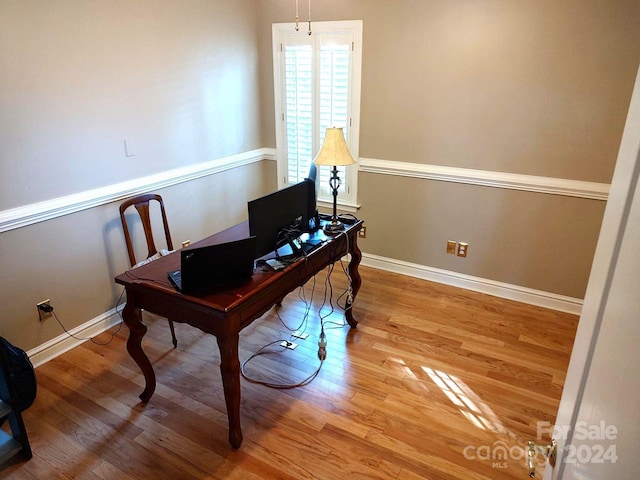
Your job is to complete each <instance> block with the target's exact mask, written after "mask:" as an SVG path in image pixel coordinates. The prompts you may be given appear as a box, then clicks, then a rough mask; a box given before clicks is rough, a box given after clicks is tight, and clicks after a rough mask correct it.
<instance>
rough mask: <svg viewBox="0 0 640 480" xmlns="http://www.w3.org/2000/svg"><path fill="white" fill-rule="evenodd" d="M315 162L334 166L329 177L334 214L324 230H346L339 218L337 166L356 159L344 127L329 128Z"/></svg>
mask: <svg viewBox="0 0 640 480" xmlns="http://www.w3.org/2000/svg"><path fill="white" fill-rule="evenodd" d="M313 163H315V164H316V165H327V166H330V167H333V168H332V169H331V178H330V179H329V186H330V187H331V192H332V194H333V215H332V216H331V221H330V222H329V224H328V225H326V226H325V227H324V231H325V232H326V233H329V234H330V233H336V232H339V231H341V230H344V225H343V224H342V222H340V221H339V220H338V214H337V210H338V189H339V188H340V185H341V181H340V177H338V168H337V167H338V166H339V165H353V164H354V163H356V161H355V160H354V158H353V157H352V156H351V153H350V152H349V147H347V142H345V140H344V134H343V133H342V128H335V127H333V128H327V130H326V131H325V134H324V142H323V143H322V148H321V149H320V152H318V155H316V158H314V159H313Z"/></svg>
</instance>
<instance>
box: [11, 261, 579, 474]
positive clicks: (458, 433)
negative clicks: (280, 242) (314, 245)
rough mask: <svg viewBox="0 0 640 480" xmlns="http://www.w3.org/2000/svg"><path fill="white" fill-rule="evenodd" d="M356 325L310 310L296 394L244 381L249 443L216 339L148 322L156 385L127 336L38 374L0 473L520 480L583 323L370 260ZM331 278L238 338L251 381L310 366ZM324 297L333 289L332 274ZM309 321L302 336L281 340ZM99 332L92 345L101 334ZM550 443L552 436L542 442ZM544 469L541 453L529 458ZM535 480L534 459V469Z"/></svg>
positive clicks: (307, 349)
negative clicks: (238, 428)
mask: <svg viewBox="0 0 640 480" xmlns="http://www.w3.org/2000/svg"><path fill="white" fill-rule="evenodd" d="M361 274H362V279H363V282H362V288H361V290H360V293H359V295H358V297H357V299H356V304H355V306H354V313H355V317H356V319H357V320H358V321H359V325H358V328H357V329H354V330H351V329H349V328H348V327H340V325H341V324H342V323H343V322H342V318H343V316H342V314H341V313H342V312H341V311H340V309H336V311H335V312H334V313H333V314H330V312H329V311H328V309H326V308H325V309H324V310H323V316H326V318H325V319H324V323H325V331H326V333H327V340H328V345H327V359H326V361H325V362H324V364H323V366H322V369H321V370H320V372H319V374H318V376H317V377H316V378H315V379H314V380H313V381H311V383H309V384H308V385H306V386H303V387H298V388H292V389H272V388H267V387H265V386H263V385H260V384H258V383H252V382H249V381H247V380H245V379H243V380H242V404H241V418H242V426H243V434H244V443H243V445H242V447H241V448H240V449H238V450H233V449H231V447H230V446H229V444H228V443H227V435H228V431H227V417H226V410H225V404H224V398H223V393H222V385H221V380H220V371H219V368H218V365H219V354H218V349H217V345H216V342H215V339H214V338H213V337H211V336H207V335H205V334H203V333H202V332H200V331H199V330H196V329H194V328H192V327H189V326H186V325H183V324H176V333H177V336H178V348H177V349H176V350H174V349H173V348H172V344H171V339H170V333H169V328H168V325H167V322H166V320H165V319H162V318H157V317H154V316H151V315H147V314H145V319H146V320H145V323H146V324H147V326H148V327H149V332H148V333H147V335H146V337H145V341H144V347H145V350H146V352H147V354H148V355H149V357H150V359H151V362H152V363H153V365H154V368H155V371H156V376H157V379H158V387H157V389H156V393H155V394H154V396H153V397H152V399H151V401H150V402H149V403H148V404H147V405H143V404H141V403H140V401H139V399H138V395H139V394H140V392H141V391H142V389H143V385H144V380H143V377H142V375H141V374H140V371H139V370H138V368H137V366H136V365H135V363H134V362H133V361H132V360H131V359H130V358H129V356H128V355H127V353H126V347H125V341H126V336H127V334H128V330H127V329H126V327H124V326H123V327H122V330H121V331H120V332H119V333H118V334H117V335H116V336H115V338H114V340H113V342H112V343H110V344H109V345H108V346H98V345H95V344H93V343H91V342H86V343H84V344H83V345H81V346H79V347H77V348H75V349H73V350H71V351H69V352H67V353H65V354H63V355H61V356H60V357H58V358H56V359H55V360H53V361H51V362H49V363H47V364H45V365H43V366H41V367H39V368H38V369H37V371H36V373H37V378H38V398H37V400H36V402H35V404H34V405H33V406H32V407H31V408H30V409H28V410H27V411H26V412H24V418H25V423H26V425H27V430H28V432H29V435H30V440H31V445H32V449H33V452H34V456H33V458H32V459H31V460H29V461H24V460H21V459H20V458H18V457H16V458H15V459H12V460H10V461H8V462H7V463H5V464H4V465H1V466H0V478H6V479H44V478H46V479H69V478H78V479H91V480H94V479H103V480H107V479H108V480H112V479H116V480H119V479H127V480H129V479H154V480H155V479H167V480H169V479H170V480H176V479H231V480H236V479H249V480H251V479H292V480H293V479H295V480H300V479H321V480H332V479H338V480H345V479H384V480H388V479H398V480H401V479H402V480H414V479H443V480H454V479H455V480H468V479H492V480H501V479H523V478H527V470H526V467H525V457H524V447H525V444H526V442H527V441H528V440H530V439H534V440H535V439H536V435H537V422H538V421H542V422H549V423H551V424H553V422H554V419H555V415H556V412H557V408H558V403H559V399H560V395H561V392H562V386H563V383H564V380H565V374H566V370H567V366H568V362H569V357H570V352H571V347H572V345H573V339H574V335H575V330H576V327H577V322H578V318H577V317H576V316H574V315H569V314H564V313H560V312H556V311H552V310H546V309H542V308H538V307H533V306H530V305H524V304H520V303H517V302H512V301H508V300H503V299H499V298H496V297H491V296H488V295H483V294H478V293H473V292H468V291H465V290H460V289H457V288H453V287H448V286H444V285H439V284H435V283H431V282H427V281H422V280H419V279H415V278H410V277H405V276H402V275H397V274H392V273H388V272H383V271H380V270H375V269H371V268H365V267H362V268H361ZM326 275H327V272H322V273H321V274H319V275H318V277H317V278H316V281H315V285H314V284H313V282H310V283H309V284H307V285H306V287H305V289H304V296H306V298H307V299H309V298H311V297H313V306H312V307H311V308H310V313H309V316H308V320H307V321H306V322H303V321H302V319H303V318H304V316H305V311H306V306H305V302H304V301H303V300H302V299H301V297H302V296H303V294H302V292H294V293H292V294H291V295H289V296H288V297H287V298H286V299H285V301H284V302H283V304H282V307H281V308H280V309H278V311H277V312H276V310H275V309H272V310H271V311H269V312H268V313H267V314H265V316H264V317H263V318H262V319H260V320H258V321H256V322H254V324H253V325H251V326H250V327H248V328H247V329H245V330H244V331H243V333H242V334H241V339H240V350H241V351H240V357H241V358H240V359H241V361H243V360H245V359H247V358H248V357H249V356H250V355H251V354H252V353H254V352H256V351H257V350H259V349H260V348H261V347H263V346H264V345H266V344H268V343H270V342H274V341H276V340H293V341H296V342H297V343H299V346H298V348H297V349H295V350H293V351H291V350H285V349H281V348H279V347H268V348H267V351H269V352H270V353H268V354H265V355H260V356H257V357H255V358H254V359H253V360H251V361H250V362H248V364H247V365H246V373H247V375H249V376H250V377H252V378H254V379H260V380H263V381H265V382H270V383H282V384H286V383H298V382H300V381H301V380H303V379H305V378H307V377H308V376H309V375H311V374H313V372H314V371H315V370H316V368H317V367H318V365H319V361H318V358H317V350H318V346H317V340H318V334H319V324H320V321H319V316H318V309H319V307H320V305H321V304H322V303H323V297H324V295H325V291H326V289H325V285H326V280H325V279H326ZM331 285H332V294H333V295H332V296H333V303H334V304H335V301H336V297H337V296H338V295H340V294H341V293H343V292H344V290H345V288H346V285H347V283H346V279H345V275H344V273H343V272H342V270H340V268H336V269H335V271H334V272H333V273H332V275H331ZM284 324H286V325H288V326H289V327H291V328H293V329H297V328H300V329H304V328H305V327H306V332H307V333H309V338H308V339H306V340H296V339H291V337H290V331H289V330H288V329H287V328H286V327H285V326H284ZM108 338H109V336H108V335H106V334H103V335H101V336H100V337H98V338H97V339H96V340H97V341H106V340H107V339H108ZM543 440H548V437H545V438H543ZM541 463H542V459H541ZM538 472H539V475H541V472H542V466H540V467H539V469H538Z"/></svg>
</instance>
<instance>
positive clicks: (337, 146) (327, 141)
mask: <svg viewBox="0 0 640 480" xmlns="http://www.w3.org/2000/svg"><path fill="white" fill-rule="evenodd" d="M313 163H315V164H316V165H330V166H337V165H352V164H354V163H356V161H355V159H354V158H353V157H352V156H351V152H349V147H347V142H345V140H344V134H343V133H342V128H335V127H333V128H327V130H326V131H325V134H324V142H323V143H322V148H321V149H320V152H318V155H316V158H314V159H313Z"/></svg>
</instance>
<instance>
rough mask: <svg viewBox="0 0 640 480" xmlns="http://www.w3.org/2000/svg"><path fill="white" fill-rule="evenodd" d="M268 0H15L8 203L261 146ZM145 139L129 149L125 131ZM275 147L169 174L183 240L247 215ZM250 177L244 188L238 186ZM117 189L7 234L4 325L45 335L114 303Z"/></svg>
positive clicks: (5, 81)
mask: <svg viewBox="0 0 640 480" xmlns="http://www.w3.org/2000/svg"><path fill="white" fill-rule="evenodd" d="M256 11H257V10H256V3H255V1H241V2H236V1H227V0H188V1H184V2H174V1H160V0H136V1H134V2H131V1H128V0H99V1H98V0H92V1H89V0H87V1H85V0H82V1H78V0H47V1H41V0H15V1H13V0H0V59H1V60H0V62H1V64H2V66H1V68H0V186H1V188H0V213H2V212H5V211H8V209H12V208H16V207H22V206H28V205H30V204H32V203H34V202H40V201H45V200H49V199H56V198H58V197H60V196H64V195H69V194H77V193H82V192H85V191H87V190H89V189H92V188H95V187H102V186H107V185H111V184H116V183H119V182H123V181H134V182H135V181H136V180H137V179H139V178H140V177H143V176H146V175H150V174H154V173H162V172H166V171H167V170H171V169H174V168H179V167H183V166H187V165H195V164H198V163H201V162H206V161H210V160H214V159H216V158H221V157H224V156H227V155H232V154H236V153H241V152H246V151H250V150H253V149H256V148H259V147H260V146H261V140H260V138H261V133H260V123H259V117H260V115H259V90H258V88H257V85H258V81H259V80H258V53H257V16H256ZM125 139H126V140H128V141H129V142H130V143H131V144H132V145H133V146H134V147H135V150H136V156H134V157H126V156H125V154H124V144H123V142H124V140H125ZM271 163H272V162H262V163H257V164H252V165H249V166H246V167H241V168H237V169H234V170H229V171H226V172H223V173H219V174H217V175H213V176H209V177H205V178H201V179H199V180H195V181H191V182H188V183H183V184H179V185H175V186H172V187H169V188H164V189H161V190H159V191H158V193H160V194H161V195H163V197H164V198H165V201H166V204H167V213H168V216H169V222H170V225H171V230H172V234H173V239H174V242H175V243H177V244H178V245H179V243H180V242H181V241H182V240H186V239H191V240H198V239H200V238H202V237H204V236H206V235H209V234H211V233H214V232H216V231H219V230H221V229H223V228H226V227H228V226H231V225H233V224H235V223H238V222H239V221H241V220H244V219H245V218H246V202H247V200H249V199H251V198H255V197H256V196H258V195H261V194H264V193H266V188H267V187H266V185H265V182H266V183H268V184H270V183H272V182H273V181H274V178H273V174H272V173H271V172H270V167H271ZM238 185H243V188H238ZM117 207H118V204H117V203H110V204H107V205H103V206H99V207H96V208H91V209H88V210H84V211H82V212H80V213H75V214H72V215H66V216H63V217H59V218H55V219H53V220H49V221H45V222H40V223H36V224H34V225H31V226H27V227H23V228H19V229H16V230H11V231H7V232H4V233H0V258H1V259H2V269H1V273H0V305H2V308H0V334H1V335H2V336H5V337H6V338H8V339H10V340H11V341H12V342H14V343H15V344H16V345H19V346H20V347H22V348H24V349H31V348H34V347H36V346H38V345H41V344H43V343H45V342H46V341H48V340H51V339H53V338H55V337H56V336H58V335H60V334H62V333H63V332H62V330H61V328H60V327H59V326H58V325H57V323H56V322H55V320H53V319H51V320H47V321H45V322H44V323H40V322H39V321H38V316H37V313H36V308H35V305H36V303H37V302H39V301H41V300H44V299H46V298H50V299H51V302H52V304H53V306H54V308H55V311H56V312H57V314H58V316H59V317H60V319H61V320H62V321H63V322H64V324H65V325H66V327H67V328H69V329H71V328H73V327H76V326H78V325H81V324H84V323H85V322H88V321H89V320H92V319H95V318H96V317H98V316H100V315H102V314H104V313H105V312H108V311H109V310H111V309H112V308H113V307H114V306H115V303H116V300H117V299H118V297H119V295H120V293H121V291H122V289H121V288H119V287H117V286H116V285H115V283H114V282H113V277H114V276H115V275H117V274H119V273H121V272H122V271H124V270H126V269H127V268H128V266H129V265H128V260H127V256H126V247H125V244H124V239H123V236H122V229H121V227H120V220H119V217H118V212H117Z"/></svg>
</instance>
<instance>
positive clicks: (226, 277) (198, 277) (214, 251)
mask: <svg viewBox="0 0 640 480" xmlns="http://www.w3.org/2000/svg"><path fill="white" fill-rule="evenodd" d="M255 252H256V237H248V238H244V239H242V240H235V241H233V242H227V243H219V244H217V245H210V246H206V247H187V248H183V249H182V250H180V270H174V271H171V272H168V273H167V275H168V276H169V280H171V283H173V285H174V286H175V287H176V288H177V289H178V290H179V291H180V292H182V293H186V294H189V295H190V294H194V293H204V292H207V291H210V290H213V289H215V288H219V287H225V286H233V285H235V284H238V283H242V281H244V280H247V279H248V278H250V277H251V275H253V264H254V263H253V262H254V258H255Z"/></svg>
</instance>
